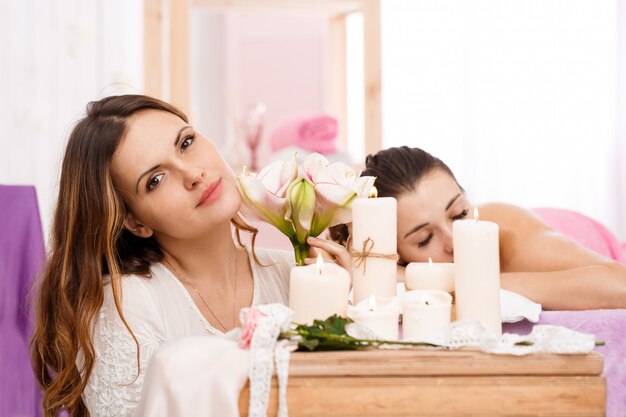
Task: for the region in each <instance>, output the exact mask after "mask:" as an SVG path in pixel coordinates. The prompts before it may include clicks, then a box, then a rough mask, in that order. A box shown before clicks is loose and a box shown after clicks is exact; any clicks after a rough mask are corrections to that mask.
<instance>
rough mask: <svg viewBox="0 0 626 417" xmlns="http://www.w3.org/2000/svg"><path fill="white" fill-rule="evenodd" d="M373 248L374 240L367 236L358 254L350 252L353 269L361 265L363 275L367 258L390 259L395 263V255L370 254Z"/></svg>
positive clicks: (396, 257) (396, 258)
mask: <svg viewBox="0 0 626 417" xmlns="http://www.w3.org/2000/svg"><path fill="white" fill-rule="evenodd" d="M373 248H374V239H372V238H371V237H369V236H368V237H367V239H365V240H364V241H363V248H362V249H361V252H358V251H355V250H353V251H352V252H351V255H352V257H353V259H354V260H353V261H352V265H353V266H354V267H355V268H360V267H361V265H363V273H364V274H365V269H366V266H367V258H379V259H392V260H394V261H396V262H397V261H398V254H397V253H390V254H387V255H386V254H382V253H374V252H372V249H373Z"/></svg>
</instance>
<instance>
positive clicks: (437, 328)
mask: <svg viewBox="0 0 626 417" xmlns="http://www.w3.org/2000/svg"><path fill="white" fill-rule="evenodd" d="M451 310H452V296H451V295H450V294H448V293H447V292H445V291H439V290H415V291H407V292H405V293H404V295H403V297H402V338H403V339H404V340H415V341H420V342H438V343H442V342H446V341H447V340H448V338H449V336H450V312H451Z"/></svg>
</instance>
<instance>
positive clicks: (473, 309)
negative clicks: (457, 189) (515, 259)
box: [452, 208, 502, 336]
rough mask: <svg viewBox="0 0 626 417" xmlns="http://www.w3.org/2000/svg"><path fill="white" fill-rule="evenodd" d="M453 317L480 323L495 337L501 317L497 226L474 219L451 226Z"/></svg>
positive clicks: (475, 211)
mask: <svg viewBox="0 0 626 417" xmlns="http://www.w3.org/2000/svg"><path fill="white" fill-rule="evenodd" d="M452 234H453V241H454V265H455V268H454V280H455V303H456V317H457V319H458V320H465V319H474V320H479V321H481V322H482V323H483V324H484V325H485V326H486V327H487V328H488V329H490V330H491V331H492V332H494V334H495V335H496V336H500V335H501V334H502V319H501V315H500V246H499V227H498V225H497V224H496V223H493V222H488V221H484V220H479V213H478V209H477V208H475V209H474V219H468V220H457V221H455V222H454V223H453V224H452Z"/></svg>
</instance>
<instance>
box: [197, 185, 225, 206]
mask: <svg viewBox="0 0 626 417" xmlns="http://www.w3.org/2000/svg"><path fill="white" fill-rule="evenodd" d="M220 195H222V179H221V178H219V179H217V180H216V181H214V182H212V183H211V184H209V186H208V187H207V188H206V190H204V192H203V193H202V195H201V196H200V201H198V205H197V206H196V207H200V206H208V205H209V204H211V203H213V202H214V201H215V200H217V199H218V198H220Z"/></svg>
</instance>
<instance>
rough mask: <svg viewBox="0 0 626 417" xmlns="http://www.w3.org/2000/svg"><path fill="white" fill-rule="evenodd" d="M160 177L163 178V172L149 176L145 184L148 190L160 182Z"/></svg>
mask: <svg viewBox="0 0 626 417" xmlns="http://www.w3.org/2000/svg"><path fill="white" fill-rule="evenodd" d="M161 179H163V174H158V175H155V176H154V177H152V178H150V179H149V180H148V183H147V184H146V188H147V189H148V191H152V190H154V189H155V188H156V187H157V186H158V185H159V184H160V183H161Z"/></svg>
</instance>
